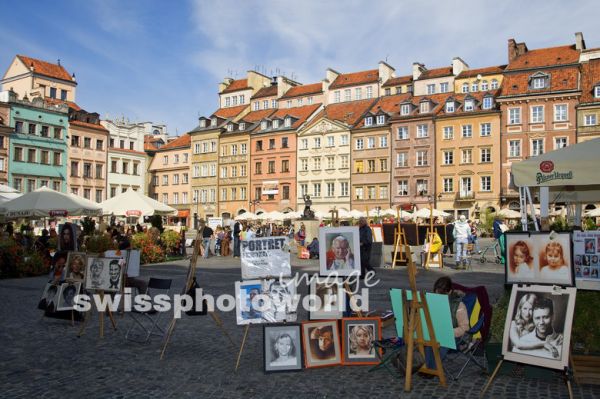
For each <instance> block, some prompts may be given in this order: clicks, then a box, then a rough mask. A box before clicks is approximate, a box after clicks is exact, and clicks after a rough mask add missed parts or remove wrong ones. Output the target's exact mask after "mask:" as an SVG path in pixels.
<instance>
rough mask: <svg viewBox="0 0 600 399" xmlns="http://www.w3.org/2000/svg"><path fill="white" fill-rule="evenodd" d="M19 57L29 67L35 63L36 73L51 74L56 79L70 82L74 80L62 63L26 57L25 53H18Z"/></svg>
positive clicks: (34, 69)
mask: <svg viewBox="0 0 600 399" xmlns="http://www.w3.org/2000/svg"><path fill="white" fill-rule="evenodd" d="M17 57H18V58H19V59H20V60H21V61H23V63H24V64H25V66H27V68H29V67H31V65H33V72H34V73H37V74H40V75H44V76H49V77H51V78H56V79H61V80H67V81H69V82H73V78H72V77H71V75H69V72H67V70H66V69H65V68H64V67H63V66H62V65H58V64H51V63H49V62H46V61H42V60H36V59H35V58H31V57H26V56H24V55H17Z"/></svg>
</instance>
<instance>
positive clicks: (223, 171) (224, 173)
mask: <svg viewBox="0 0 600 399" xmlns="http://www.w3.org/2000/svg"><path fill="white" fill-rule="evenodd" d="M221 177H227V166H221Z"/></svg>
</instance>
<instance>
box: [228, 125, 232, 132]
mask: <svg viewBox="0 0 600 399" xmlns="http://www.w3.org/2000/svg"><path fill="white" fill-rule="evenodd" d="M227 131H228V132H233V123H228V124H227Z"/></svg>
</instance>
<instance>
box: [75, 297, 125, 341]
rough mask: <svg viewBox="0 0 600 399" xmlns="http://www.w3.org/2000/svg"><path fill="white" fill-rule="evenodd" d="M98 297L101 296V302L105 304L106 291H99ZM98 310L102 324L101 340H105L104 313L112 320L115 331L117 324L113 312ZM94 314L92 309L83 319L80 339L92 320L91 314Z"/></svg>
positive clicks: (78, 336)
mask: <svg viewBox="0 0 600 399" xmlns="http://www.w3.org/2000/svg"><path fill="white" fill-rule="evenodd" d="M96 294H97V295H100V301H101V302H104V301H103V300H104V290H98V291H96ZM96 310H97V311H98V318H99V322H100V338H104V313H107V314H108V318H109V319H110V321H111V323H112V326H113V330H115V331H117V323H115V318H114V317H113V314H112V312H111V311H110V308H108V309H107V311H106V312H104V311H102V310H100V309H98V308H96ZM91 313H92V309H90V310H89V311H88V312H87V313H86V314H85V318H84V319H83V324H82V325H81V328H80V329H79V334H77V338H80V337H81V336H82V335H83V334H84V333H85V328H86V326H87V323H88V321H89V319H90V314H91Z"/></svg>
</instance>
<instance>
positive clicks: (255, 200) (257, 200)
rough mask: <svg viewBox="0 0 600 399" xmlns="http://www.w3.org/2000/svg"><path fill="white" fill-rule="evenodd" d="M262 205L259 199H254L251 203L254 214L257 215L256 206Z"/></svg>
mask: <svg viewBox="0 0 600 399" xmlns="http://www.w3.org/2000/svg"><path fill="white" fill-rule="evenodd" d="M258 204H260V200H259V199H258V198H256V199H253V200H252V201H250V206H252V213H255V211H256V205H258Z"/></svg>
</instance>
